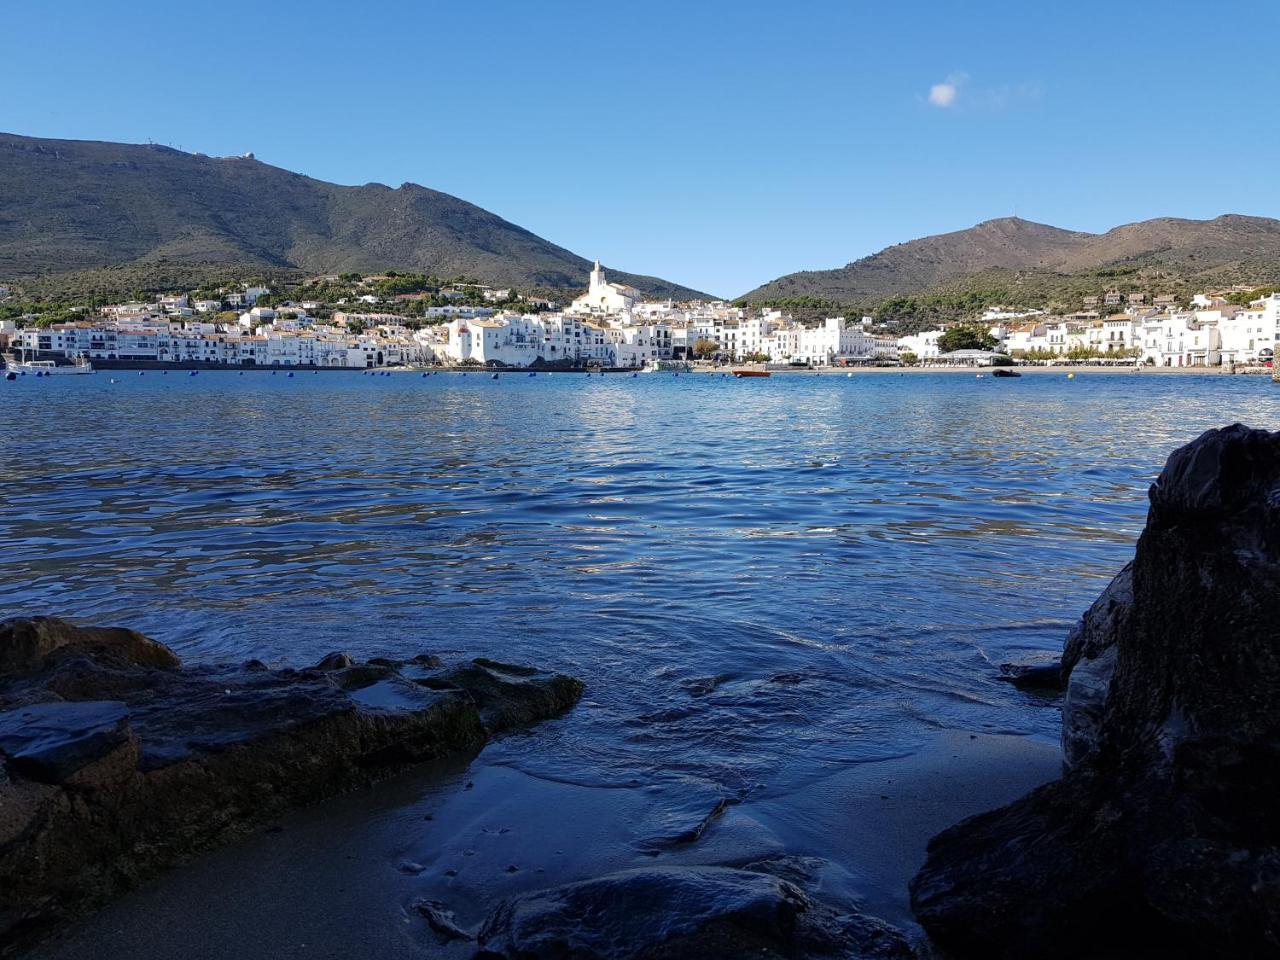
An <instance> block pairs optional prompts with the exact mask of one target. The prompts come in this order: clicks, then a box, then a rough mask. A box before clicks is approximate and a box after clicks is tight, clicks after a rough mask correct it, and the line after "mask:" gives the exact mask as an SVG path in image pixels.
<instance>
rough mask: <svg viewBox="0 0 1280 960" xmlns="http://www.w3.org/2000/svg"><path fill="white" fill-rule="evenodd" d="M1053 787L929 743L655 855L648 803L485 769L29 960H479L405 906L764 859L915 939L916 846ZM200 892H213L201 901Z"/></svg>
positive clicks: (721, 821) (400, 779)
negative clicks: (649, 843) (642, 832)
mask: <svg viewBox="0 0 1280 960" xmlns="http://www.w3.org/2000/svg"><path fill="white" fill-rule="evenodd" d="M1059 773H1060V752H1059V750H1058V747H1057V746H1056V745H1055V744H1051V743H1047V742H1045V741H1043V740H1040V739H1035V738H1031V737H1023V736H1012V735H1001V734H986V733H978V732H970V731H966V730H948V731H943V732H941V733H939V734H938V735H937V736H935V737H933V738H931V739H929V740H927V741H926V742H925V743H924V744H923V745H922V746H921V747H920V748H919V749H917V750H915V751H913V752H911V753H909V754H906V755H904V756H901V757H898V758H894V759H889V760H881V761H875V762H867V763H861V764H857V765H855V766H852V767H848V768H842V769H837V770H836V771H835V772H834V773H833V774H832V775H831V776H829V777H827V778H825V779H822V780H819V781H817V782H814V783H811V784H809V785H807V786H806V787H804V788H802V789H799V790H796V791H794V792H791V793H787V794H782V795H774V796H768V795H766V796H763V797H761V798H759V799H755V798H753V799H749V800H746V801H744V802H743V803H741V804H739V805H736V806H731V807H729V808H728V809H726V810H725V811H724V813H723V814H722V815H721V816H720V817H719V818H717V819H715V820H714V821H712V822H711V824H710V826H709V827H708V828H707V830H706V832H705V834H703V835H702V836H701V837H700V838H699V839H698V840H697V841H696V842H694V843H690V844H687V845H684V846H680V847H677V848H672V849H669V850H664V851H663V852H662V853H661V854H660V855H657V856H655V855H654V854H653V853H652V852H646V851H645V850H644V849H642V847H640V846H639V845H638V844H637V840H638V839H640V838H638V837H637V836H636V835H635V824H636V823H637V822H638V821H642V820H644V817H643V816H642V815H641V814H642V813H643V812H644V811H646V809H647V807H648V804H649V803H650V801H649V799H648V797H647V796H646V791H645V790H644V789H643V787H637V788H625V787H623V788H619V787H605V786H584V785H579V784H571V783H563V782H553V781H548V780H543V779H538V778H535V777H533V776H530V775H528V774H525V773H523V772H521V771H520V770H517V769H514V768H511V767H507V766H500V765H496V764H490V763H488V762H486V761H485V758H484V754H483V752H482V753H481V754H479V755H478V756H476V757H474V758H465V759H464V758H458V759H455V760H450V761H440V762H433V763H429V764H427V765H424V766H421V767H418V768H415V769H414V770H412V771H410V772H407V773H404V774H401V775H399V776H397V777H395V778H393V779H391V780H388V781H384V782H383V783H381V784H378V785H375V786H373V787H369V788H364V789H361V790H357V791H355V792H353V793H349V794H346V795H343V796H340V797H337V798H334V799H332V800H328V801H324V802H322V803H320V804H317V805H315V806H312V807H308V808H304V809H301V810H296V811H292V812H290V813H288V814H286V815H285V816H283V817H281V818H280V820H279V822H278V823H277V824H275V825H273V826H270V827H268V828H267V829H266V830H260V831H256V832H255V833H254V835H252V836H250V837H247V838H246V839H244V840H242V841H239V842H237V843H234V844H232V845H230V846H227V847H223V848H220V849H218V850H215V851H212V852H210V853H207V854H204V855H202V856H200V857H198V858H197V859H195V860H193V861H190V862H188V863H187V864H185V865H182V866H179V867H177V868H176V869H174V870H172V871H170V872H169V873H167V874H166V875H164V876H161V877H159V878H157V879H155V880H153V881H151V882H149V883H147V884H145V885H144V886H143V887H141V888H139V889H137V890H134V891H132V892H130V893H127V894H125V895H124V896H123V897H121V898H119V899H118V900H116V901H114V902H112V903H110V904H108V905H107V906H105V907H104V908H103V909H101V910H100V911H98V912H97V913H95V914H94V915H92V916H90V917H88V918H86V919H84V920H82V921H78V922H76V923H74V924H72V925H70V926H69V927H68V928H66V929H64V930H63V931H62V932H61V933H60V934H59V935H57V936H55V937H54V938H53V939H52V940H49V941H46V942H45V943H42V944H40V945H38V946H37V947H36V948H35V949H34V950H32V951H31V952H30V953H28V954H27V956H28V957H30V958H33V960H74V958H78V957H83V956H88V955H93V956H95V957H97V958H98V960H125V958H131V960H161V958H167V957H170V956H175V955H178V954H180V953H189V952H190V945H191V944H197V943H198V944H201V948H200V950H199V951H198V956H200V957H201V958H207V960H224V958H225V960H231V958H239V957H242V956H244V955H245V951H246V949H247V945H250V944H252V945H253V949H252V951H250V952H255V953H259V954H261V955H264V956H301V955H306V956H325V957H335V958H336V957H351V958H361V957H369V958H373V957H377V958H379V960H410V958H422V957H443V958H452V957H459V958H461V957H470V956H471V955H472V954H473V953H474V950H475V947H474V944H470V943H465V942H460V941H454V942H452V943H447V944H442V943H439V942H438V941H437V940H436V938H435V937H434V936H433V935H432V933H431V930H430V929H429V928H428V925H427V924H426V923H425V922H424V921H423V919H422V918H421V917H420V916H418V915H417V914H416V912H415V911H413V910H412V908H411V905H412V904H413V903H414V902H415V901H416V900H418V899H420V898H424V897H425V898H428V899H432V900H438V901H440V902H441V903H442V904H444V905H445V906H446V907H447V908H448V909H449V910H451V911H454V912H456V915H457V919H458V922H459V923H460V924H461V925H462V926H464V927H466V926H469V925H471V924H474V923H477V922H479V920H480V919H481V918H482V917H483V916H484V915H485V913H486V912H487V911H488V910H489V909H491V908H492V907H493V905H494V904H495V903H496V902H497V901H498V900H500V899H502V898H504V897H509V896H513V895H516V894H519V893H524V892H527V891H531V890H538V889H543V888H549V887H554V886H557V885H559V884H562V883H566V882H571V881H575V880H580V879H585V878H588V877H592V876H598V875H600V874H603V873H607V872H610V871H614V870H619V869H628V868H632V867H637V866H694V865H712V864H714V865H734V866H741V865H747V864H752V863H759V862H761V861H768V862H772V863H775V864H780V865H785V868H786V869H787V870H794V871H799V872H801V873H803V874H804V875H805V878H806V879H805V881H804V882H802V885H806V886H807V885H810V884H811V885H812V887H813V888H814V889H815V890H816V891H818V892H819V895H820V896H821V898H822V899H823V900H825V901H830V902H834V903H836V904H837V905H848V904H857V906H858V908H859V909H860V910H865V911H866V912H867V913H869V914H871V915H873V916H877V917H880V918H882V919H883V920H885V921H887V922H888V923H891V924H895V925H897V926H899V927H900V928H901V929H902V930H903V931H904V932H905V933H906V934H907V935H908V937H909V938H911V939H913V940H917V941H918V940H920V939H921V938H922V937H923V933H922V931H921V930H920V929H919V927H918V926H917V925H916V923H915V920H914V917H913V916H912V914H911V911H910V906H909V903H908V894H907V887H906V884H907V880H908V879H909V878H910V877H911V876H912V875H913V874H914V873H915V871H916V870H917V869H918V868H919V866H920V865H921V864H922V863H923V862H924V857H925V847H926V845H927V843H928V841H929V838H930V837H931V836H933V835H934V834H935V833H937V832H938V831H940V830H942V829H944V828H945V827H947V826H950V825H951V824H953V823H955V822H957V821H959V820H961V819H963V818H964V817H967V816H970V815H972V814H975V813H978V812H981V811H983V810H987V809H993V808H995V807H998V806H1000V805H1002V804H1004V803H1007V802H1009V801H1011V800H1013V799H1015V798H1017V797H1019V796H1021V795H1022V794H1024V793H1025V792H1027V791H1028V790H1030V789H1032V788H1034V787H1036V786H1038V785H1040V784H1041V783H1044V782H1047V781H1048V780H1051V779H1054V778H1056V777H1057V776H1058V775H1059ZM209 890H219V891H223V893H222V894H221V895H220V897H219V898H218V900H217V901H216V902H210V901H208V900H207V898H206V894H207V891H209ZM201 905H203V906H201ZM317 950H318V951H319V952H317Z"/></svg>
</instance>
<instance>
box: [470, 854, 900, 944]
mask: <svg viewBox="0 0 1280 960" xmlns="http://www.w3.org/2000/svg"><path fill="white" fill-rule="evenodd" d="M479 940H480V944H481V946H482V953H481V954H480V955H481V956H489V957H505V958H509V960H566V958H573V960H676V958H683V957H698V958H700V960H730V958H733V960H737V958H740V957H744V956H754V957H762V958H781V957H814V958H817V957H841V958H850V960H857V958H883V960H890V958H909V957H912V956H914V953H913V952H912V950H911V948H910V947H909V946H908V945H907V943H906V941H905V940H904V939H903V938H902V936H901V935H900V934H899V933H898V932H897V931H895V930H893V928H891V927H888V926H886V925H885V924H883V923H881V922H880V921H878V920H874V919H871V918H867V917H856V916H841V915H840V914H838V913H836V912H835V911H834V910H832V909H830V908H828V907H825V906H823V905H820V904H818V903H816V902H814V901H813V900H811V899H810V898H809V896H808V895H807V894H805V893H804V891H802V890H801V889H800V888H799V887H797V886H795V885H794V884H792V883H789V882H787V881H786V880H780V879H778V878H777V877H772V876H769V875H767V874H763V873H753V872H750V871H746V870H734V869H729V868H724V867H684V868H681V867H668V868H661V869H643V870H628V871H625V872H623V873H615V874H610V875H608V876H605V877H600V878H598V879H594V880H586V881H583V882H581V883H571V884H567V885H565V886H562V887H556V888H554V889H551V890H543V891H539V892H535V893H528V894H523V895H521V896H518V897H515V898H513V899H510V900H507V901H504V902H503V903H501V904H500V905H499V906H498V907H497V908H496V909H495V910H494V911H493V912H492V913H491V914H490V915H489V917H488V918H487V919H486V920H485V922H484V924H483V926H482V927H481V929H480V935H479Z"/></svg>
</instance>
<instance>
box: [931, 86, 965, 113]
mask: <svg viewBox="0 0 1280 960" xmlns="http://www.w3.org/2000/svg"><path fill="white" fill-rule="evenodd" d="M959 94H960V87H959V85H958V84H956V83H953V82H952V81H950V80H948V81H947V82H946V83H935V84H934V85H933V86H932V87H930V88H929V102H930V103H931V104H933V105H934V106H935V107H949V106H951V105H952V104H953V103H955V102H956V97H957V96H959Z"/></svg>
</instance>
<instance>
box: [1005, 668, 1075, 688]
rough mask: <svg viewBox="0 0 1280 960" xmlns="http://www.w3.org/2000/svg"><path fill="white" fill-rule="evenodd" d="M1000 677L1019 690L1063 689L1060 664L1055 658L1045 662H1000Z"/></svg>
mask: <svg viewBox="0 0 1280 960" xmlns="http://www.w3.org/2000/svg"><path fill="white" fill-rule="evenodd" d="M1000 679H1001V680H1003V681H1004V682H1005V683H1011V684H1013V685H1014V686H1015V687H1017V688H1018V689H1019V690H1027V691H1030V692H1032V693H1061V692H1062V690H1063V676H1062V665H1061V664H1060V663H1059V662H1058V661H1057V660H1053V661H1051V662H1046V663H1002V664H1000Z"/></svg>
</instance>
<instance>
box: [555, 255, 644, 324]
mask: <svg viewBox="0 0 1280 960" xmlns="http://www.w3.org/2000/svg"><path fill="white" fill-rule="evenodd" d="M639 299H640V291H639V290H637V289H636V288H635V287H628V286H626V285H625V284H621V283H609V282H608V281H607V280H605V276H604V270H602V269H601V268H600V261H599V260H597V261H596V264H595V266H594V267H593V268H592V270H591V281H590V284H589V285H588V287H587V292H586V293H584V294H583V295H582V296H580V297H578V298H577V299H576V300H574V301H573V303H572V304H571V305H570V307H569V309H568V311H567V312H568V313H577V314H592V315H606V316H607V315H611V314H624V313H630V312H631V308H632V307H633V306H635V304H636V303H637V302H638V301H639Z"/></svg>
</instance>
